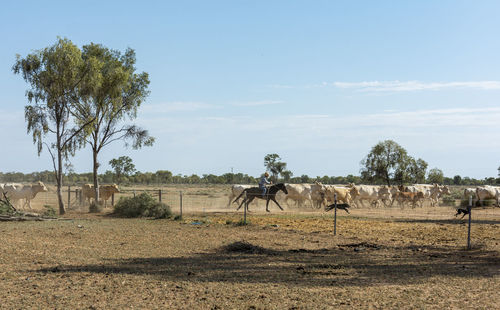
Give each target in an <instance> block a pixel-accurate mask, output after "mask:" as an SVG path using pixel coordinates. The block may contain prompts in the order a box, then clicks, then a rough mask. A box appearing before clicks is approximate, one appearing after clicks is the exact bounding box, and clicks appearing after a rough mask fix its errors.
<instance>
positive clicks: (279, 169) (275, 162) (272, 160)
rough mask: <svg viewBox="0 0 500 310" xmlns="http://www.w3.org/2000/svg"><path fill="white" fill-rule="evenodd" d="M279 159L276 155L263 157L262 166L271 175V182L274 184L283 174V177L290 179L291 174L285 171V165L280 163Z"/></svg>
mask: <svg viewBox="0 0 500 310" xmlns="http://www.w3.org/2000/svg"><path fill="white" fill-rule="evenodd" d="M280 160H281V158H280V156H279V155H278V154H267V155H266V156H265V157H264V166H265V167H266V169H267V170H269V171H270V172H271V174H272V180H273V181H274V182H277V181H278V176H279V175H280V174H284V176H285V177H287V178H290V177H291V176H292V172H291V171H288V170H286V163H285V162H281V161H280Z"/></svg>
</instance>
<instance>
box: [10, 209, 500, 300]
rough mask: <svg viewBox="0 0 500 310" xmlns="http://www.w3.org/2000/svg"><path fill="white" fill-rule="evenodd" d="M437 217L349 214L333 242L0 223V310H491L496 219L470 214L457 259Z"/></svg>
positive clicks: (295, 236)
mask: <svg viewBox="0 0 500 310" xmlns="http://www.w3.org/2000/svg"><path fill="white" fill-rule="evenodd" d="M441 210H442V209H439V210H438V209H434V211H432V210H424V209H420V210H419V209H415V210H412V212H413V213H415V214H420V217H419V216H413V215H412V216H403V215H404V210H403V211H401V210H390V211H387V210H385V211H384V210H360V209H357V210H353V211H354V212H353V213H354V214H353V215H351V216H339V221H338V235H337V236H335V237H334V236H333V235H332V229H333V219H332V215H331V214H330V213H329V214H324V213H302V214H292V213H280V214H272V215H268V214H262V213H260V212H252V213H251V214H250V215H249V220H250V222H251V224H250V225H247V226H238V225H236V223H237V222H238V221H239V220H240V219H241V213H240V214H235V213H208V212H207V213H197V214H189V215H186V216H184V219H183V220H182V221H173V220H146V219H114V218H110V217H109V216H106V215H89V214H82V213H76V212H70V213H69V214H68V217H71V218H73V220H67V221H58V222H24V223H2V224H0V225H1V226H0V232H1V233H0V242H1V243H2V247H1V250H0V279H1V281H0V300H1V301H2V308H8V309H16V308H17V309H27V308H54V309H71V308H78V309H82V308H87V309H109V308H115V309H122V308H142V309H155V308H164V309H167V308H168V309H228V308H229V309H234V308H237V309H332V308H346V309H347V308H380V309H387V308H422V309H428V308H434V309H443V308H479V309H493V308H498V300H499V299H498V297H499V295H498V292H499V290H500V255H499V253H500V246H499V242H500V212H497V211H498V210H497V211H483V213H480V212H477V213H476V214H475V222H474V226H473V230H472V235H473V245H474V248H473V250H471V251H467V250H465V241H466V239H465V238H466V233H467V232H466V225H465V224H464V223H465V221H460V220H455V219H450V218H452V216H447V218H445V215H446V213H445V212H444V211H441ZM443 210H444V209H443ZM447 211H451V210H447ZM426 212H428V213H426ZM433 212H434V213H433ZM495 212H496V213H495ZM391 216H392V218H391Z"/></svg>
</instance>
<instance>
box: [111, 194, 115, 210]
mask: <svg viewBox="0 0 500 310" xmlns="http://www.w3.org/2000/svg"><path fill="white" fill-rule="evenodd" d="M111 206H112V207H114V206H115V193H112V194H111Z"/></svg>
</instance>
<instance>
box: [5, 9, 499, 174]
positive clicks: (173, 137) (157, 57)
mask: <svg viewBox="0 0 500 310" xmlns="http://www.w3.org/2000/svg"><path fill="white" fill-rule="evenodd" d="M498 12H500V2H499V1H487V0H484V1H460V0H453V1H446V0H443V1H430V0H429V1H425V0H424V1H368V0H367V1H277V0H276V1H269V0H268V1H264V0H263V1H243V0H241V1H240V0H233V1H217V0H213V1H123V0H122V1H101V0H99V1H85V2H81V1H78V2H77V1H49V0H47V1H16V2H15V1H8V2H3V3H2V4H1V10H0V40H1V41H0V42H1V44H0V85H1V86H0V90H1V91H0V141H1V143H0V150H2V152H0V154H1V155H0V172H11V171H20V172H25V173H27V172H33V171H41V170H51V169H52V162H51V158H50V156H49V154H48V152H47V151H46V150H43V151H42V153H41V154H40V156H38V154H37V150H36V146H35V145H34V144H33V141H32V139H31V136H30V135H29V134H28V133H27V131H26V125H27V123H26V121H25V119H24V106H26V105H27V104H28V101H27V98H26V96H25V92H26V90H27V89H28V84H27V83H26V82H25V81H23V79H22V77H21V76H20V75H15V74H14V73H13V71H12V65H13V64H14V62H15V59H16V58H15V57H16V54H19V55H20V56H21V57H26V56H27V55H28V54H29V53H31V52H33V51H35V50H38V49H42V48H45V47H48V46H50V45H52V44H54V43H55V42H56V41H57V38H58V37H62V38H67V39H69V40H71V41H72V42H73V43H74V44H76V45H77V46H79V47H82V46H83V45H85V44H89V43H91V42H93V43H99V44H103V45H104V46H106V47H108V48H111V49H115V50H119V51H122V52H123V51H125V49H127V48H129V47H130V48H132V49H134V50H135V51H136V57H137V64H136V67H137V72H143V71H144V72H147V73H148V74H149V76H150V80H151V84H150V87H149V90H150V91H151V94H150V95H149V97H148V98H147V99H146V101H145V102H144V103H143V105H141V108H140V109H139V113H138V117H137V119H136V120H134V123H135V124H137V125H139V126H141V127H143V128H145V129H147V130H149V133H150V134H151V135H152V136H154V137H155V138H156V143H155V145H154V146H153V147H146V148H143V149H140V150H133V149H130V148H127V147H125V146H124V144H123V143H122V142H119V141H118V142H115V143H114V144H111V145H110V146H108V147H107V148H106V149H104V150H103V151H102V152H101V153H100V155H99V162H100V163H101V168H100V172H104V171H105V170H109V169H110V166H109V161H110V160H111V159H113V158H117V157H119V156H130V157H131V158H132V160H133V162H134V164H135V166H136V168H137V169H138V170H140V171H143V172H144V171H152V172H154V171H157V170H170V171H172V172H173V173H174V174H182V175H191V174H197V175H200V176H201V175H203V174H217V175H220V174H224V173H228V172H231V171H232V172H234V173H244V174H248V175H252V176H258V175H260V174H261V173H263V171H264V170H265V167H264V157H265V156H266V155H267V154H272V153H276V154H278V155H279V156H280V157H281V159H282V161H284V162H286V163H287V168H288V169H289V170H291V171H292V173H293V175H294V176H300V175H303V174H307V175H309V176H311V177H315V176H325V175H327V176H345V175H348V174H353V175H359V170H360V168H361V166H360V161H361V160H362V159H363V158H364V157H365V156H366V155H367V154H368V153H369V152H370V149H371V148H372V147H373V146H374V145H375V144H377V143H378V142H380V141H384V140H387V139H391V140H394V141H396V142H397V143H398V144H400V145H401V146H402V147H403V148H405V149H406V150H407V151H408V154H409V155H411V156H413V157H414V158H422V159H423V160H425V161H427V163H428V164H429V169H431V168H439V169H441V170H442V171H443V173H444V175H445V176H449V177H453V176H454V175H461V176H462V177H465V176H469V177H473V178H478V179H482V178H485V177H492V176H493V177H495V176H497V174H498V171H497V168H498V167H499V166H500V37H499V36H498V29H500V19H499V18H498ZM47 139H49V140H50V137H47ZM71 163H72V164H73V166H74V170H75V171H76V172H90V171H91V170H92V154H91V151H90V148H88V147H87V148H84V149H81V150H79V151H78V152H77V153H76V156H75V157H73V158H71Z"/></svg>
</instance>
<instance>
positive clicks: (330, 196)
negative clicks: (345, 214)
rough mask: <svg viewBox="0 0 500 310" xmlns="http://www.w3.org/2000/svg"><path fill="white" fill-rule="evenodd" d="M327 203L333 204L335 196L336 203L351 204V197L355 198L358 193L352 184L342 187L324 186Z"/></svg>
mask: <svg viewBox="0 0 500 310" xmlns="http://www.w3.org/2000/svg"><path fill="white" fill-rule="evenodd" d="M325 192H326V200H327V203H333V202H335V195H337V202H342V203H346V204H351V203H352V200H353V197H356V196H357V194H358V191H357V189H356V187H355V186H354V185H353V184H349V185H347V186H344V185H325Z"/></svg>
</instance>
